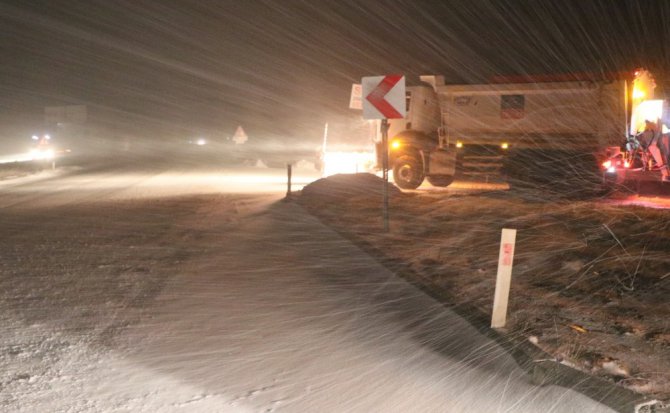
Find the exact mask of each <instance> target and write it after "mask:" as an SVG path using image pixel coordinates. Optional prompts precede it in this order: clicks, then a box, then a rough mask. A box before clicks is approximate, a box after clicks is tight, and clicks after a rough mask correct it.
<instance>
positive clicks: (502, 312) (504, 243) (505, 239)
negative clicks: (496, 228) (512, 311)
mask: <svg viewBox="0 0 670 413" xmlns="http://www.w3.org/2000/svg"><path fill="white" fill-rule="evenodd" d="M515 244H516V229H508V228H503V230H502V235H501V237H500V254H499V256H498V275H497V277H496V290H495V295H494V298H493V314H492V316H491V328H502V327H505V323H506V322H507V304H508V302H509V290H510V286H511V284H512V264H513V263H514V246H515Z"/></svg>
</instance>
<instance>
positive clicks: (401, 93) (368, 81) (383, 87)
mask: <svg viewBox="0 0 670 413" xmlns="http://www.w3.org/2000/svg"><path fill="white" fill-rule="evenodd" d="M361 86H362V96H363V99H362V100H363V118H364V119H381V135H382V173H383V179H384V188H383V197H384V207H383V212H382V216H383V221H384V232H388V231H389V200H388V170H389V156H388V155H389V150H388V129H389V125H388V119H402V118H404V117H405V116H406V108H405V99H406V98H405V76H402V75H386V76H370V77H364V78H363V79H362V80H361ZM353 92H354V90H353V89H352V95H353ZM352 100H353V98H352Z"/></svg>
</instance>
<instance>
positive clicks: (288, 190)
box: [286, 163, 293, 198]
mask: <svg viewBox="0 0 670 413" xmlns="http://www.w3.org/2000/svg"><path fill="white" fill-rule="evenodd" d="M292 169H293V165H291V164H290V163H288V164H286V174H287V175H288V181H287V188H286V198H290V197H291V175H292V172H293V171H292Z"/></svg>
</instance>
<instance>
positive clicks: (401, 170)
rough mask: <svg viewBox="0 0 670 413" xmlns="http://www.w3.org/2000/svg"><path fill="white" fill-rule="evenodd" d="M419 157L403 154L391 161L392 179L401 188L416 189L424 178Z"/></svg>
mask: <svg viewBox="0 0 670 413" xmlns="http://www.w3.org/2000/svg"><path fill="white" fill-rule="evenodd" d="M424 176H425V175H424V172H423V162H422V161H421V158H417V157H416V156H411V155H403V156H400V157H398V158H397V159H396V161H395V162H394V163H393V181H394V182H395V184H396V185H398V187H400V188H402V189H416V188H418V187H419V185H421V183H422V182H423V178H424Z"/></svg>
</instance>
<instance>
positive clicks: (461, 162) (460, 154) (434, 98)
mask: <svg viewBox="0 0 670 413" xmlns="http://www.w3.org/2000/svg"><path fill="white" fill-rule="evenodd" d="M420 79H421V81H422V84H421V85H419V86H410V87H407V96H406V99H407V116H406V117H405V118H404V119H390V120H389V132H388V134H389V149H388V150H389V169H391V170H392V171H393V179H394V182H395V183H396V185H397V186H399V187H400V188H403V189H415V188H417V187H418V186H419V185H421V183H422V182H423V181H424V179H427V180H428V182H430V183H431V184H432V185H434V186H448V185H449V184H450V183H451V182H452V181H453V180H454V178H455V177H457V176H472V177H479V178H482V179H487V180H488V179H492V178H500V177H502V176H503V175H504V177H505V178H506V179H507V181H508V182H509V183H510V185H516V184H519V183H528V182H532V183H533V184H539V185H544V186H547V187H552V188H553V187H556V186H561V185H574V183H575V182H579V184H580V185H583V186H589V185H596V184H600V183H602V176H603V175H602V173H603V168H604V167H603V161H605V162H606V165H605V166H606V168H605V170H606V173H609V174H612V173H614V174H615V175H617V177H616V179H614V181H620V180H621V177H620V175H621V174H620V172H619V170H618V169H616V167H615V170H612V164H613V163H616V165H617V166H618V165H621V167H622V168H623V165H624V163H625V161H626V159H625V156H624V155H623V153H624V152H625V150H624V151H620V152H616V151H614V150H613V149H612V148H618V147H620V145H621V143H622V142H623V141H624V140H625V139H626V138H627V137H630V136H631V135H636V134H637V133H638V132H640V128H641V127H642V128H643V127H644V126H645V125H647V124H645V123H644V122H643V121H644V120H652V121H655V122H658V118H659V117H661V115H660V114H659V113H656V112H654V113H650V108H651V107H652V106H653V105H651V106H650V105H647V104H646V103H645V102H647V101H649V100H650V99H651V98H652V97H653V90H654V87H655V84H654V79H653V77H652V76H651V74H650V73H649V72H648V71H645V70H637V71H635V72H632V73H624V74H616V75H600V76H597V77H596V76H594V75H590V74H569V75H555V76H518V77H504V78H503V77H499V78H496V79H493V81H492V82H491V83H489V84H479V85H448V84H445V82H444V77H442V76H421V77H420ZM657 106H658V105H655V106H653V109H654V110H656V109H657ZM658 124H659V125H660V123H658ZM659 127H660V126H659ZM608 152H609V153H608ZM381 153H382V152H381V145H380V144H378V145H377V158H378V163H379V164H381V162H379V160H380V159H381ZM617 156H618V158H617ZM608 157H610V158H615V159H614V160H609V159H608ZM617 159H620V162H618V161H617ZM607 161H609V162H610V164H607ZM596 181H598V182H596ZM609 181H610V182H611V181H613V180H612V179H609Z"/></svg>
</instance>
